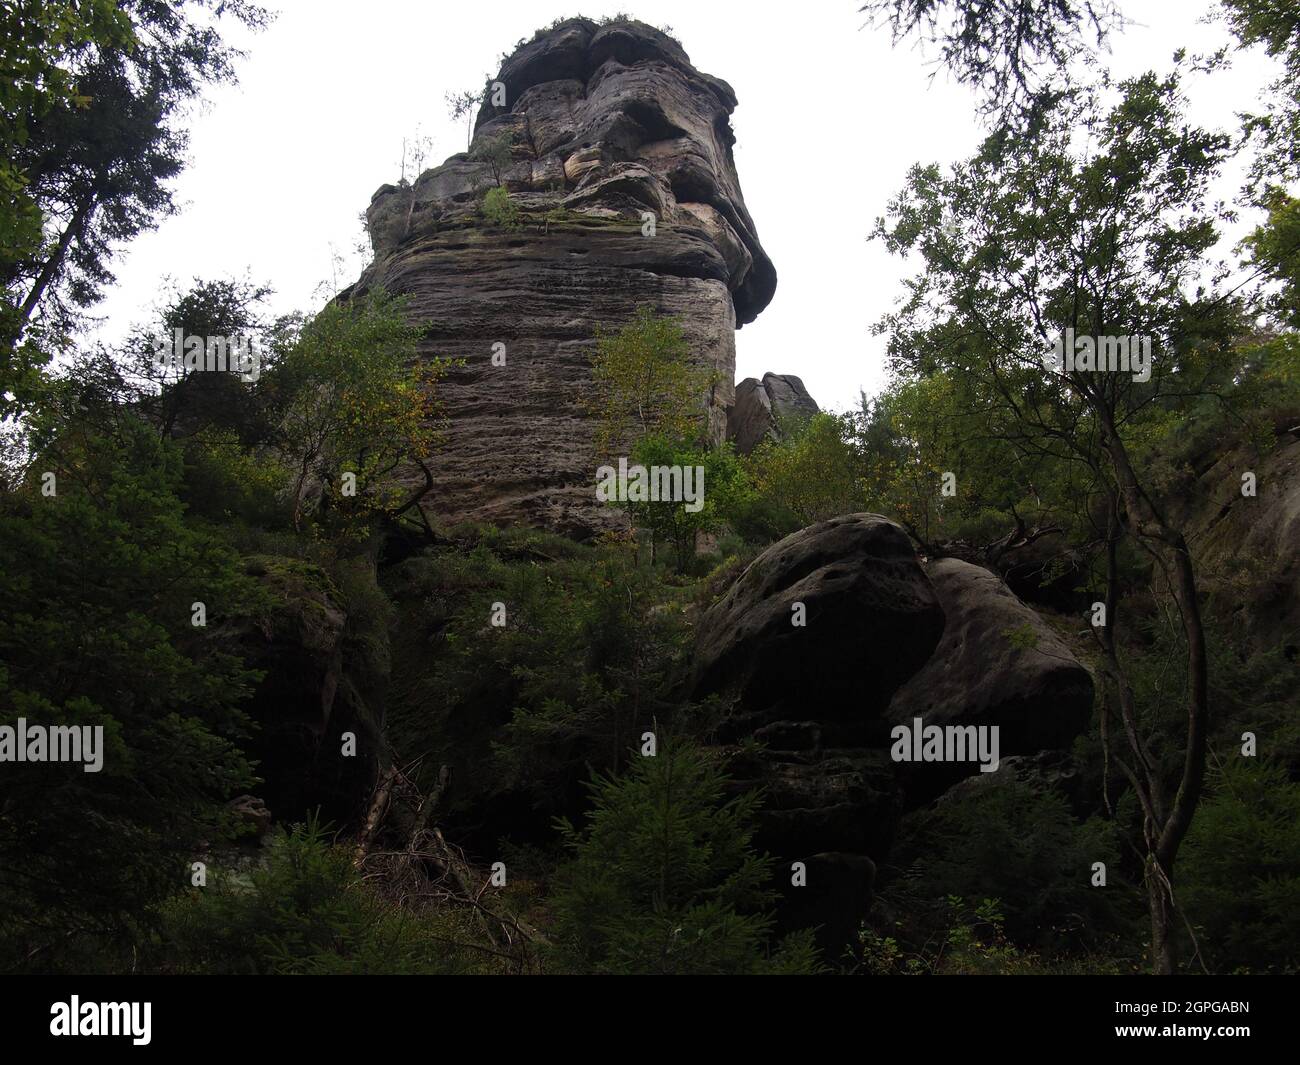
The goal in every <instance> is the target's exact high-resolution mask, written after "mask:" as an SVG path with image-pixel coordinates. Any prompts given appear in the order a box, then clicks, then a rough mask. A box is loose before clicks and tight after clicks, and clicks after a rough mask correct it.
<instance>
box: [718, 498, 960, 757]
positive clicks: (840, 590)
mask: <svg viewBox="0 0 1300 1065" xmlns="http://www.w3.org/2000/svg"><path fill="white" fill-rule="evenodd" d="M800 621H802V622H803V623H802V624H799V623H798V622H800ZM942 633H943V612H942V610H941V609H940V607H939V603H938V600H937V599H936V598H935V594H934V590H933V589H932V588H931V587H930V582H929V581H928V580H927V579H926V576H925V573H924V572H923V571H922V569H921V567H920V565H919V563H918V562H917V560H916V556H915V552H914V550H913V548H912V543H911V541H910V540H909V539H908V537H907V534H906V533H905V532H904V531H903V530H902V529H901V528H900V527H899V526H898V525H896V524H894V523H893V522H892V521H889V520H888V519H887V518H883V517H881V516H880V515H878V514H849V515H845V516H842V517H838V518H832V519H831V520H830V521H824V522H820V523H819V524H817V525H812V526H809V527H808V528H806V529H801V530H800V531H799V532H796V533H793V534H792V535H790V536H787V537H786V538H785V539H784V540H782V541H780V542H779V543H777V544H774V545H773V546H772V547H770V548H768V549H767V550H766V551H764V552H763V553H762V554H761V555H759V556H758V557H757V558H756V559H755V560H754V561H753V562H752V563H750V565H749V567H748V568H747V569H746V570H745V571H744V573H742V574H741V575H740V577H739V578H738V579H737V580H736V581H735V583H734V584H732V586H731V587H730V588H729V589H728V590H727V591H726V593H725V594H724V595H723V596H722V598H721V599H720V600H719V601H718V602H717V603H715V604H714V605H713V606H712V607H710V608H709V609H708V610H707V611H705V612H704V614H703V615H702V616H701V618H700V621H699V624H698V627H697V630H696V657H695V662H696V668H697V676H696V685H695V690H696V694H697V696H705V695H709V694H712V693H719V694H721V695H723V696H724V699H725V701H726V702H727V703H728V704H729V706H730V707H731V714H730V719H729V720H730V723H731V726H732V727H731V731H732V732H733V733H735V732H739V733H748V732H752V731H753V730H754V729H756V728H759V727H761V726H762V725H765V724H769V723H771V722H777V721H792V722H800V721H815V722H820V723H822V724H823V725H824V726H825V727H827V728H830V729H832V730H835V729H836V728H837V726H840V725H842V726H847V727H848V728H849V732H850V733H852V735H842V736H839V737H837V738H838V739H839V740H841V741H842V740H844V739H849V740H855V739H861V738H865V735H866V732H865V731H864V729H868V728H869V723H870V722H871V721H872V720H873V719H874V718H875V717H876V716H877V715H879V714H880V712H881V711H883V710H884V709H885V707H886V706H888V705H889V700H890V698H891V696H892V695H893V693H894V691H895V690H896V689H897V688H898V687H899V686H900V685H901V684H903V682H904V681H906V680H907V679H908V678H909V677H910V676H911V675H912V674H913V673H915V672H916V671H917V670H919V669H920V668H921V667H922V666H923V665H924V664H925V662H926V661H927V659H929V657H930V655H931V653H932V652H933V651H934V649H935V647H936V646H937V644H938V642H939V638H940V636H941V634H942Z"/></svg>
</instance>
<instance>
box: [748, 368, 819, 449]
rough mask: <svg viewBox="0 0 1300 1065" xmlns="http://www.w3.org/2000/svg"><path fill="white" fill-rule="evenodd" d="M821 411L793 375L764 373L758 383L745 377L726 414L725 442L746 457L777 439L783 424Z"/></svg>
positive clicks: (801, 382)
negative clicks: (757, 448) (766, 443)
mask: <svg viewBox="0 0 1300 1065" xmlns="http://www.w3.org/2000/svg"><path fill="white" fill-rule="evenodd" d="M820 409H821V408H820V407H818V406H817V401H816V400H815V399H813V398H812V396H810V395H809V394H808V390H807V389H806V388H804V385H803V381H801V380H800V379H799V378H797V377H795V376H793V375H792V374H774V373H766V374H764V375H763V380H761V381H759V380H758V379H757V378H754V377H746V378H745V379H744V380H743V381H741V382H740V384H738V385H737V386H736V402H735V404H734V405H733V406H732V408H731V411H730V412H729V413H728V414H727V439H728V440H730V441H731V442H732V443H733V444H735V445H736V450H737V451H739V452H740V453H741V454H742V455H747V454H749V452H751V451H753V450H754V448H756V447H758V445H759V444H761V443H762V442H763V441H764V440H768V439H771V440H777V439H780V435H781V426H782V425H783V424H786V423H787V422H788V421H790V420H797V419H801V418H808V417H811V416H812V415H814V414H816V413H817V412H818V411H819V410H820Z"/></svg>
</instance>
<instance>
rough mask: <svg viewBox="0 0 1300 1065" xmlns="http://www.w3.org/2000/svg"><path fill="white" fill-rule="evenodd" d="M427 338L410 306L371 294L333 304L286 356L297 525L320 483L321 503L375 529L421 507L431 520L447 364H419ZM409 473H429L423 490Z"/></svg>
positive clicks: (285, 441) (287, 443)
mask: <svg viewBox="0 0 1300 1065" xmlns="http://www.w3.org/2000/svg"><path fill="white" fill-rule="evenodd" d="M418 337H419V329H418V328H417V327H416V326H413V325H410V324H408V322H407V321H406V317H405V302H404V301H403V300H402V299H394V298H390V297H388V296H386V295H385V294H384V293H382V292H379V291H371V292H368V293H366V294H365V295H364V296H360V297H357V298H355V299H352V300H347V301H340V300H336V301H334V302H332V303H330V304H328V305H327V306H326V307H325V308H324V310H322V311H321V312H320V313H319V314H317V315H316V316H315V317H314V318H313V319H312V320H311V321H310V322H309V323H308V324H307V325H306V326H305V327H304V328H303V330H302V332H301V333H300V334H299V336H298V338H297V340H296V341H295V342H294V343H293V344H292V346H291V347H289V348H288V350H286V351H285V352H284V354H283V356H282V357H281V358H280V360H279V362H278V364H277V366H276V368H275V371H274V378H275V387H276V388H278V389H280V390H281V391H282V393H283V394H284V395H286V396H289V397H292V398H290V399H288V400H286V401H285V414H284V418H283V421H282V423H281V425H280V429H279V433H278V436H277V441H276V447H277V450H279V451H280V453H281V454H282V455H283V456H284V459H285V461H286V462H287V463H288V464H289V465H290V466H291V467H292V469H293V471H294V475H293V486H292V488H291V490H290V498H291V500H292V505H293V522H294V525H295V527H301V525H302V521H303V518H304V515H305V514H306V509H307V505H308V491H309V489H310V487H311V485H312V478H315V479H316V481H317V482H318V483H319V485H320V486H321V506H322V507H328V508H330V509H331V510H332V511H333V513H334V514H335V515H337V516H339V517H340V518H341V519H342V520H343V521H344V522H351V523H353V524H356V523H360V524H361V526H363V527H368V526H369V524H370V522H372V521H373V520H375V519H377V518H380V517H387V518H396V517H398V516H399V515H401V514H403V513H404V512H406V511H407V510H410V509H412V508H414V509H415V510H416V511H417V513H420V514H421V516H422V511H420V510H419V503H420V500H422V499H423V498H424V496H425V495H426V494H427V493H428V491H429V490H430V488H431V487H432V484H433V473H432V471H431V470H430V468H429V466H428V461H427V460H428V459H429V457H430V455H431V454H432V451H433V447H434V445H435V443H436V440H437V427H436V424H435V420H436V415H437V410H436V401H435V396H434V386H435V384H436V382H437V380H438V378H439V376H440V375H441V373H442V372H443V370H444V369H445V366H446V364H445V362H443V361H441V360H429V359H424V358H422V357H420V356H419V354H418V352H417V349H416V340H417V338H418ZM409 466H414V467H416V468H417V469H418V470H419V475H420V476H421V481H420V483H419V484H418V485H417V487H416V488H415V489H414V490H412V489H411V488H410V487H409V486H407V487H403V485H402V484H401V483H400V481H399V479H398V475H399V474H400V472H401V471H402V469H403V468H404V467H409ZM349 475H350V476H349Z"/></svg>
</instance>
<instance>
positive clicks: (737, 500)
mask: <svg viewBox="0 0 1300 1065" xmlns="http://www.w3.org/2000/svg"><path fill="white" fill-rule="evenodd" d="M631 450H632V454H631V456H630V458H631V460H632V463H634V464H636V465H639V466H642V467H643V468H645V469H646V470H647V471H648V472H651V471H656V470H667V471H669V475H668V483H669V484H670V485H671V484H672V482H673V478H674V477H676V474H675V473H674V472H673V471H676V470H680V471H682V476H681V479H680V482H679V483H680V485H681V488H682V491H681V493H680V496H681V498H676V499H674V498H671V497H669V498H663V496H662V493H661V497H660V498H659V499H654V498H651V493H650V491H649V486H647V497H646V498H644V499H641V498H633V499H629V501H628V502H627V504H626V506H627V510H628V513H629V514H630V515H631V516H632V521H633V523H634V524H635V525H636V526H637V527H638V528H640V529H644V530H646V531H647V532H649V533H650V544H651V553H652V557H653V554H654V550H655V546H656V545H657V544H660V543H667V544H670V545H671V546H672V548H673V562H674V565H675V567H676V569H677V572H678V573H685V572H686V570H687V568H688V567H689V565H690V561H691V559H692V557H694V554H695V544H696V540H697V538H698V537H699V535H700V534H701V533H711V532H716V531H717V530H718V529H719V528H721V527H722V524H723V522H724V521H726V520H727V518H728V517H729V516H730V515H731V514H733V513H734V512H735V511H736V509H737V508H738V507H741V506H743V505H744V504H745V503H746V502H748V500H749V499H750V498H751V496H752V494H753V491H752V488H751V485H750V482H749V478H748V476H747V475H746V473H745V470H744V468H743V467H742V466H741V465H740V462H739V461H738V460H737V458H736V454H735V451H734V450H733V449H732V446H731V444H729V443H726V444H723V445H722V446H721V447H716V448H713V447H699V446H698V445H689V444H684V443H683V442H682V441H681V440H680V439H679V438H675V437H671V436H666V435H663V434H658V433H656V434H652V435H650V436H646V437H642V438H641V439H640V440H638V441H637V442H636V443H635V444H634V445H633V446H632V449H631ZM688 471H691V472H690V473H689V474H688ZM662 476H663V475H662V474H657V473H653V472H651V479H652V480H657V481H660V485H657V487H661V484H662V481H661V478H662ZM688 476H689V477H690V478H691V481H690V482H689V484H690V489H691V492H690V494H691V496H692V498H690V499H687V498H686V488H687V485H688V481H687V480H686V478H687V477H688Z"/></svg>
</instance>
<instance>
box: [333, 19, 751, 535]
mask: <svg viewBox="0 0 1300 1065" xmlns="http://www.w3.org/2000/svg"><path fill="white" fill-rule="evenodd" d="M496 80H497V81H499V82H500V83H502V84H503V85H504V86H505V101H506V102H505V106H504V107H494V106H493V102H492V99H491V97H490V96H489V98H488V99H487V100H486V101H485V103H484V106H483V109H482V110H481V111H480V113H479V115H478V121H477V125H476V129H475V134H474V140H473V144H472V146H471V150H470V152H469V153H468V154H462V155H457V156H453V157H452V158H450V159H449V160H447V162H445V163H444V164H443V165H442V166H439V167H437V168H436V169H433V170H429V171H426V172H425V173H423V174H421V175H420V176H419V177H418V178H417V180H416V181H415V182H414V183H413V184H412V185H411V186H409V187H398V186H394V185H386V186H384V187H383V188H381V189H379V191H378V192H376V193H375V195H374V197H373V199H372V201H371V204H370V207H369V209H368V210H367V212H366V220H367V226H368V229H369V232H370V237H371V242H372V244H373V247H374V252H375V262H374V265H373V266H372V267H370V268H369V269H368V270H367V271H366V272H365V273H364V275H363V276H362V277H361V279H360V280H359V281H358V282H357V285H356V286H354V291H364V290H365V289H368V288H371V287H377V286H382V287H383V288H384V289H386V290H387V291H389V292H390V293H395V294H403V295H406V296H408V297H409V299H410V308H411V311H412V314H413V316H414V318H415V320H416V321H417V322H418V323H419V324H420V325H422V326H423V327H424V328H425V330H426V332H425V336H424V339H423V341H422V351H423V352H424V353H426V354H427V355H428V356H430V357H432V356H448V357H452V358H458V359H463V360H464V362H465V365H464V367H463V368H460V369H457V370H456V371H455V372H453V373H452V374H451V375H450V377H449V378H447V379H446V380H445V381H444V382H443V386H442V390H441V394H442V398H443V400H444V402H445V405H446V414H447V416H448V419H449V425H448V433H447V442H446V445H445V446H444V447H443V448H442V449H441V451H440V452H439V455H438V461H437V470H436V473H437V479H436V483H435V487H434V491H433V493H432V494H431V496H430V497H429V501H428V504H427V509H428V511H429V514H430V517H431V518H432V519H433V520H435V521H439V522H442V523H444V524H447V523H452V522H456V521H462V520H475V521H491V522H496V523H508V522H521V523H527V524H538V525H545V526H548V527H550V528H553V529H555V530H557V531H560V532H564V533H566V534H569V535H573V536H577V537H580V538H581V537H585V536H587V535H590V534H591V533H593V532H595V531H597V530H599V529H601V528H604V527H607V526H608V525H609V524H610V523H611V522H612V521H614V520H616V519H615V518H614V517H613V516H612V515H611V514H609V513H608V512H606V511H605V510H604V509H603V508H602V507H601V505H600V504H599V503H598V502H597V501H596V499H595V491H594V486H595V469H596V467H597V465H599V463H598V462H597V460H596V457H595V455H594V448H593V436H594V419H593V417H592V415H591V414H590V413H589V412H588V410H587V409H586V405H585V401H586V400H588V399H589V397H590V380H591V378H590V368H589V363H588V354H589V352H590V350H591V349H592V348H593V346H594V343H595V338H596V335H597V331H598V329H605V330H614V329H617V328H618V327H619V326H620V325H621V324H623V323H625V322H627V321H629V320H630V319H631V317H632V315H633V313H634V312H635V310H636V308H637V307H638V306H639V305H643V304H648V305H650V306H651V307H653V308H654V309H655V310H656V311H657V312H659V313H661V314H668V315H673V316H676V317H677V318H678V319H679V320H680V323H681V325H682V328H683V331H684V332H685V334H686V337H687V340H688V342H689V345H690V350H691V352H692V357H693V359H694V360H695V361H696V362H697V363H698V364H699V365H702V366H707V367H709V368H711V369H713V370H716V371H717V375H718V384H717V385H716V386H715V387H714V389H713V392H712V395H710V396H702V397H701V404H702V405H707V409H708V412H709V420H710V426H711V431H712V433H713V435H714V437H715V439H718V440H721V439H722V437H723V434H724V432H725V427H726V411H727V409H728V408H729V407H730V406H731V404H732V401H733V396H734V385H733V382H734V380H735V329H736V327H737V326H738V325H742V324H744V323H746V322H750V321H753V319H754V318H755V317H756V316H757V315H758V313H759V312H760V311H761V310H762V309H763V307H764V306H766V304H767V303H768V301H769V300H770V299H771V298H772V293H773V291H774V290H775V286H776V273H775V271H774V269H773V267H772V264H771V262H770V261H769V260H768V257H767V255H766V254H765V253H764V251H763V248H762V246H761V245H760V244H759V241H758V235H757V232H756V229H755V227H754V223H753V221H752V219H751V218H750V216H749V212H748V210H747V209H746V207H745V202H744V198H743V196H742V195H741V191H740V184H739V180H738V178H737V174H736V168H735V163H734V160H733V158H732V144H733V143H734V140H735V138H734V135H733V133H732V131H731V126H730V122H729V119H728V116H729V115H730V113H731V112H732V110H733V109H734V108H735V106H736V97H735V94H734V93H733V92H732V90H731V88H730V87H729V86H728V85H727V84H726V82H724V81H721V80H719V79H717V78H714V77H710V76H709V75H707V74H702V73H700V72H699V71H697V70H696V69H695V68H694V67H693V66H692V65H691V63H690V60H689V59H688V58H687V56H686V53H685V52H684V51H682V49H681V47H680V45H678V44H677V43H676V42H675V41H673V40H672V39H671V38H669V37H667V36H666V35H664V34H663V33H660V32H659V31H657V30H654V29H652V28H650V27H649V26H645V25H643V24H641V23H636V22H619V23H612V24H608V25H604V26H598V25H597V24H596V23H594V22H592V21H590V20H587V19H572V20H569V21H567V22H564V23H562V24H561V25H560V26H558V27H556V28H555V29H553V30H551V31H549V32H546V33H543V34H540V35H539V36H538V37H537V38H536V39H535V40H533V41H532V42H530V43H529V44H527V45H525V46H523V47H522V48H520V49H519V50H517V51H516V52H515V53H514V55H512V56H511V57H510V58H509V59H507V60H506V61H505V63H504V65H503V66H502V68H501V71H500V73H499V74H498V75H497V79H496ZM501 140H504V141H505V143H507V144H508V145H509V160H508V162H507V163H506V165H505V166H504V167H501V166H496V167H494V166H493V165H492V164H491V163H489V162H485V161H481V156H482V154H483V153H484V151H485V150H486V149H487V148H488V147H489V146H491V145H493V144H495V143H499V142H500V141H501ZM498 178H499V179H500V181H501V183H503V184H504V185H505V186H506V187H507V188H508V189H509V190H510V194H511V197H512V199H513V201H514V202H515V204H516V205H517V206H518V208H519V209H520V211H521V212H522V215H523V217H522V224H520V225H519V226H518V227H515V228H509V227H505V226H493V225H489V224H487V223H486V221H485V220H484V218H483V217H482V214H481V212H480V194H481V193H482V192H483V191H484V190H485V189H487V188H488V187H490V186H492V185H495V184H497V179H498ZM647 211H649V212H653V213H654V215H655V229H654V235H653V236H646V235H643V213H644V212H647ZM496 343H501V344H504V345H505V346H506V352H505V354H506V365H504V366H494V365H492V353H493V345H494V344H496Z"/></svg>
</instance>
